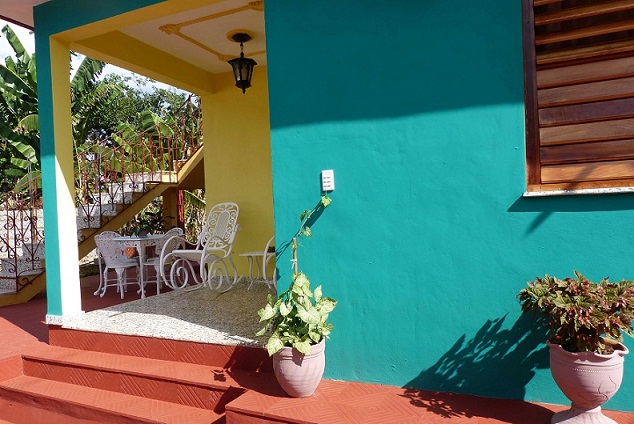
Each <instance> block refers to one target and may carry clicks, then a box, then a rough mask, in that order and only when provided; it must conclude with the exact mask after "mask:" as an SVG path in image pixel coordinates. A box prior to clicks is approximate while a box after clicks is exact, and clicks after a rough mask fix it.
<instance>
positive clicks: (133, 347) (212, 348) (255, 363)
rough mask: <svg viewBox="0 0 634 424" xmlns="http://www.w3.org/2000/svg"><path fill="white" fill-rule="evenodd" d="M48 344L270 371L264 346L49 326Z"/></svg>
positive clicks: (271, 367) (269, 360)
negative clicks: (222, 343) (229, 344)
mask: <svg viewBox="0 0 634 424" xmlns="http://www.w3.org/2000/svg"><path fill="white" fill-rule="evenodd" d="M49 343H50V344H51V345H54V346H60V347H69V348H73V349H81V350H86V351H95V352H103V353H114V354H119V355H129V356H136V357H143V358H152V359H162V360H167V361H178V362H185V363H190V364H200V365H208V366H213V367H219V368H226V369H233V370H236V369H241V370H246V371H263V372H273V365H272V361H271V359H270V358H269V356H268V354H267V353H266V349H263V348H256V347H248V346H226V345H215V344H210V343H196V342H188V341H182V340H167V339H159V338H151V337H141V336H130V335H121V334H109V333H97V332H90V331H82V330H70V329H66V328H61V327H57V326H49Z"/></svg>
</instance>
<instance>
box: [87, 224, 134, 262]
mask: <svg viewBox="0 0 634 424" xmlns="http://www.w3.org/2000/svg"><path fill="white" fill-rule="evenodd" d="M114 237H120V236H119V234H117V233H115V232H113V231H107V232H106V231H104V232H103V233H101V234H98V235H96V236H95V244H96V245H97V250H98V251H99V254H100V255H101V257H103V260H104V262H105V263H106V266H107V267H108V268H112V267H115V266H117V265H118V264H121V263H123V262H129V260H128V257H127V256H125V254H124V253H123V251H122V250H121V243H119V242H116V241H114V240H112V239H113V238H114Z"/></svg>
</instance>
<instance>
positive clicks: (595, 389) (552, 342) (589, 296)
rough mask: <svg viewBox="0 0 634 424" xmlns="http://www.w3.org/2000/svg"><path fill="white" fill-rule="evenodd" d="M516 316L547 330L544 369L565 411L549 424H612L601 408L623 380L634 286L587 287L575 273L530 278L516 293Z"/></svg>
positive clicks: (604, 284)
mask: <svg viewBox="0 0 634 424" xmlns="http://www.w3.org/2000/svg"><path fill="white" fill-rule="evenodd" d="M518 297H519V301H520V304H521V306H522V312H523V313H528V312H532V313H534V314H539V315H541V317H543V319H544V324H545V325H546V327H548V329H549V333H550V337H549V339H548V346H549V349H550V369H551V373H552V375H553V378H554V380H555V382H556V383H557V385H558V386H559V388H560V389H561V391H562V392H563V393H564V394H565V395H566V397H568V399H570V400H571V402H572V406H571V408H570V409H569V410H567V411H563V412H560V413H557V414H555V416H554V417H553V418H552V420H551V423H560V422H565V423H567V424H573V423H586V422H588V423H589V422H592V423H614V421H613V420H611V419H609V418H607V417H605V416H604V415H603V414H602V413H601V405H602V404H604V403H605V402H607V401H608V400H609V399H610V398H611V397H612V396H613V395H614V393H616V391H617V390H618V388H619V387H620V385H621V381H622V379H623V359H624V358H623V357H624V356H625V355H627V354H628V352H629V351H628V349H627V347H625V346H624V345H623V344H622V343H621V342H622V341H623V335H622V334H623V333H625V334H627V335H629V336H631V337H634V329H633V328H632V321H633V320H634V282H633V281H626V280H623V281H620V282H618V283H611V282H609V280H608V278H604V279H602V280H601V281H600V282H599V283H593V282H591V281H590V280H588V279H587V278H586V277H584V276H583V275H581V274H580V273H578V272H577V271H575V278H570V277H569V278H564V279H563V280H560V279H558V278H555V277H551V276H549V275H546V276H545V277H544V278H536V279H535V280H534V281H531V282H529V283H528V286H527V287H525V288H524V289H522V290H521V291H520V293H519V296H518Z"/></svg>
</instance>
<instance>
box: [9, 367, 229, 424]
mask: <svg viewBox="0 0 634 424" xmlns="http://www.w3.org/2000/svg"><path fill="white" fill-rule="evenodd" d="M139 389H140V388H139ZM0 397H2V398H3V399H4V400H9V401H15V402H18V403H19V404H20V405H25V406H26V407H27V408H30V409H33V408H34V407H36V408H37V409H40V410H50V411H54V412H56V413H62V414H64V415H67V416H68V417H71V418H80V419H83V420H85V421H84V422H101V423H103V422H107V423H126V424H128V423H183V424H185V423H187V424H193V423H213V422H217V423H220V422H224V417H223V416H222V414H217V413H215V412H213V411H209V410H206V409H201V408H193V407H191V406H183V405H178V404H175V403H171V402H163V401H159V400H156V399H146V398H142V397H138V396H132V395H127V394H122V393H117V392H112V391H108V390H100V389H93V388H91V387H86V386H79V385H75V384H69V383H62V382H59V381H52V380H45V379H42V378H37V377H31V376H28V375H22V376H18V377H14V378H12V379H9V380H5V381H3V382H1V383H0ZM45 422H50V421H49V420H48V419H47V420H46V421H45ZM64 422H70V419H69V420H68V421H64Z"/></svg>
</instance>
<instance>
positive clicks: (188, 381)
mask: <svg viewBox="0 0 634 424" xmlns="http://www.w3.org/2000/svg"><path fill="white" fill-rule="evenodd" d="M22 358H23V359H22V361H23V373H24V375H26V376H30V377H37V378H41V379H46V380H52V381H58V382H62V383H68V384H75V385H78V386H83V387H90V388H94V389H101V390H109V391H113V392H117V393H122V394H126V395H133V396H138V397H144V398H152V399H156V400H159V401H164V402H172V403H176V404H180V405H185V406H191V407H196V408H204V409H208V410H213V411H215V412H216V413H224V409H225V405H226V404H227V403H228V402H230V401H232V400H233V399H235V398H237V397H238V396H240V395H241V394H242V393H244V391H245V389H244V388H243V387H244V385H245V383H246V384H247V385H248V387H250V388H258V389H261V388H263V387H265V386H266V385H267V384H270V383H271V382H273V381H274V376H272V375H271V374H269V373H253V372H245V371H240V370H226V369H223V368H219V367H212V366H206V365H198V364H188V363H180V362H173V361H165V360H158V359H148V358H139V357H134V356H126V355H117V354H108V353H101V352H87V351H82V350H76V349H68V348H61V347H54V346H47V347H46V348H44V349H41V350H39V351H36V352H35V353H32V354H24V355H23V357H22Z"/></svg>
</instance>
